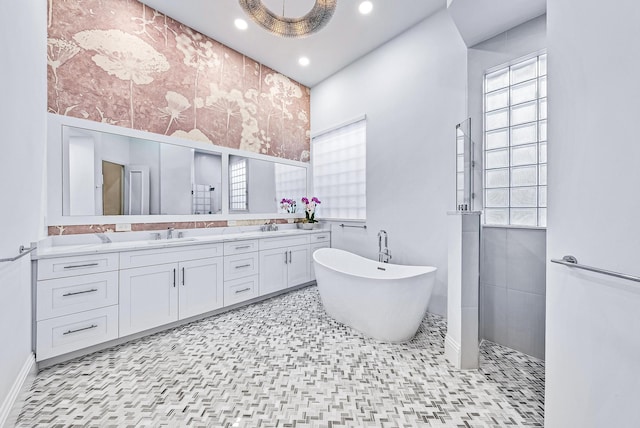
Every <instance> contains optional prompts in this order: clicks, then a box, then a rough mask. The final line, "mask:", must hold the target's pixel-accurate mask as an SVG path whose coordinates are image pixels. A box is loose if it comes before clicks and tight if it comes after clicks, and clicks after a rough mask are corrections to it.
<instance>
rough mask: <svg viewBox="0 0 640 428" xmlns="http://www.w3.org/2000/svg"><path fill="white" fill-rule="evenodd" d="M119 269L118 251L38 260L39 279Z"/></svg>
mask: <svg viewBox="0 0 640 428" xmlns="http://www.w3.org/2000/svg"><path fill="white" fill-rule="evenodd" d="M112 270H118V253H105V254H90V255H86V256H73V257H57V258H53V259H40V260H38V279H39V280H40V279H53V278H62V277H65V276H74V275H85V274H87V273H98V272H108V271H112Z"/></svg>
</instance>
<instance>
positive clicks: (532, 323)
mask: <svg viewBox="0 0 640 428" xmlns="http://www.w3.org/2000/svg"><path fill="white" fill-rule="evenodd" d="M544 329H545V296H542V295H538V294H531V293H524V292H521V291H516V290H507V342H506V346H508V347H509V348H512V349H516V350H518V351H520V352H524V353H525V354H527V355H531V356H532V357H536V358H540V359H544Z"/></svg>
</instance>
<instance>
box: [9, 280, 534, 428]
mask: <svg viewBox="0 0 640 428" xmlns="http://www.w3.org/2000/svg"><path fill="white" fill-rule="evenodd" d="M445 332H446V323H445V322H444V320H443V319H441V318H439V317H437V316H433V315H428V316H427V317H426V318H425V320H424V321H423V323H422V326H421V327H420V330H419V331H418V334H417V335H416V337H415V338H414V339H413V340H412V341H411V342H408V343H405V344H385V343H379V342H376V341H374V340H371V339H368V338H366V337H364V336H362V335H360V334H358V333H357V332H354V331H353V330H351V329H349V328H347V327H344V326H343V325H341V324H338V323H337V322H335V321H333V320H332V319H330V318H329V317H328V316H327V315H326V314H325V313H324V311H323V309H322V305H321V303H320V299H319V296H318V293H317V289H316V287H308V288H305V289H302V290H298V291H294V292H291V293H288V294H286V295H283V296H279V297H276V298H273V299H270V300H267V301H265V302H261V303H258V304H254V305H251V306H247V307H245V308H241V309H238V310H235V311H231V312H227V313H225V314H221V315H218V316H214V317H211V318H208V319H205V320H202V321H199V322H195V323H192V324H189V325H186V326H183V327H179V328H175V329H173V330H169V331H166V332H162V333H158V334H155V335H152V336H148V337H146V338H143V339H139V340H136V341H133V342H130V343H127V344H124V345H120V346H116V347H113V348H111V349H108V350H105V351H102V352H98V353H94V354H91V355H88V356H85V357H82V358H79V359H75V360H72V361H69V362H67V363H64V364H60V365H57V366H53V367H50V368H48V369H45V370H43V371H41V372H40V373H39V374H38V376H37V378H36V380H35V381H34V383H33V386H32V387H31V391H30V394H29V396H28V398H27V399H26V403H25V405H24V407H23V409H22V412H21V413H20V416H19V418H18V426H20V427H32V426H33V427H36V426H37V427H110V426H113V427H152V426H153V427H342V426H348V427H352V426H353V427H498V426H542V420H543V412H544V405H543V398H544V364H543V362H541V361H538V360H536V359H533V358H530V357H527V356H525V355H523V354H520V353H518V352H515V351H512V350H510V349H507V348H503V347H501V346H499V345H496V344H492V343H487V342H485V343H484V345H483V347H482V356H481V359H482V360H481V361H482V362H481V369H480V370H478V371H459V370H454V369H452V368H451V367H450V366H449V365H448V364H447V362H446V361H445V359H444V356H443V353H444V344H443V342H444V335H445Z"/></svg>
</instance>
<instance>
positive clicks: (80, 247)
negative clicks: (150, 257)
mask: <svg viewBox="0 0 640 428" xmlns="http://www.w3.org/2000/svg"><path fill="white" fill-rule="evenodd" d="M154 232H155V231H150V232H146V235H149V234H151V233H154ZM182 232H184V233H185V234H186V235H187V236H185V237H184V238H172V239H166V238H163V239H151V240H143V239H134V240H118V241H115V242H108V243H103V242H98V243H96V242H86V243H83V242H78V241H83V240H86V241H91V240H93V241H96V240H98V241H99V240H100V238H99V237H98V236H99V235H102V236H107V237H108V238H109V239H111V238H115V237H116V236H117V235H121V234H118V233H115V234H113V233H107V234H89V235H87V236H86V237H77V236H74V237H69V239H68V240H67V241H68V242H69V243H68V244H65V239H64V238H65V237H64V236H61V237H49V238H47V239H44V240H43V241H41V242H40V243H38V249H37V250H36V251H35V252H34V253H32V256H31V258H32V259H33V260H38V259H47V258H54V257H66V256H82V255H87V254H96V253H113V252H119V251H134V250H149V249H155V248H171V247H176V246H192V245H204V244H217V243H223V242H234V241H245V240H249V239H264V238H282V237H287V236H295V235H308V234H315V233H324V232H329V229H312V230H303V229H294V228H289V229H282V230H276V231H269V232H261V231H255V230H250V231H241V232H236V233H216V234H202V235H198V230H197V229H194V230H184V231H182ZM136 233H137V235H136V236H141V234H140V233H138V232H136ZM176 233H177V231H176ZM83 238H84V239H83ZM54 239H55V241H54Z"/></svg>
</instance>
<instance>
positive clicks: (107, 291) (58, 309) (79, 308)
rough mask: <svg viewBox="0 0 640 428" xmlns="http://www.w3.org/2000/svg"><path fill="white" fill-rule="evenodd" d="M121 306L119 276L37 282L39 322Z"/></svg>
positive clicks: (107, 274)
mask: <svg viewBox="0 0 640 428" xmlns="http://www.w3.org/2000/svg"><path fill="white" fill-rule="evenodd" d="M117 304H118V272H103V273H95V274H91V275H81V276H73V277H69V278H59V279H49V280H46V281H38V288H37V308H36V319H37V320H38V321H42V320H45V319H48V318H53V317H59V316H62V315H69V314H73V313H76V312H83V311H88V310H91V309H97V308H104V307H106V306H111V305H117Z"/></svg>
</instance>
